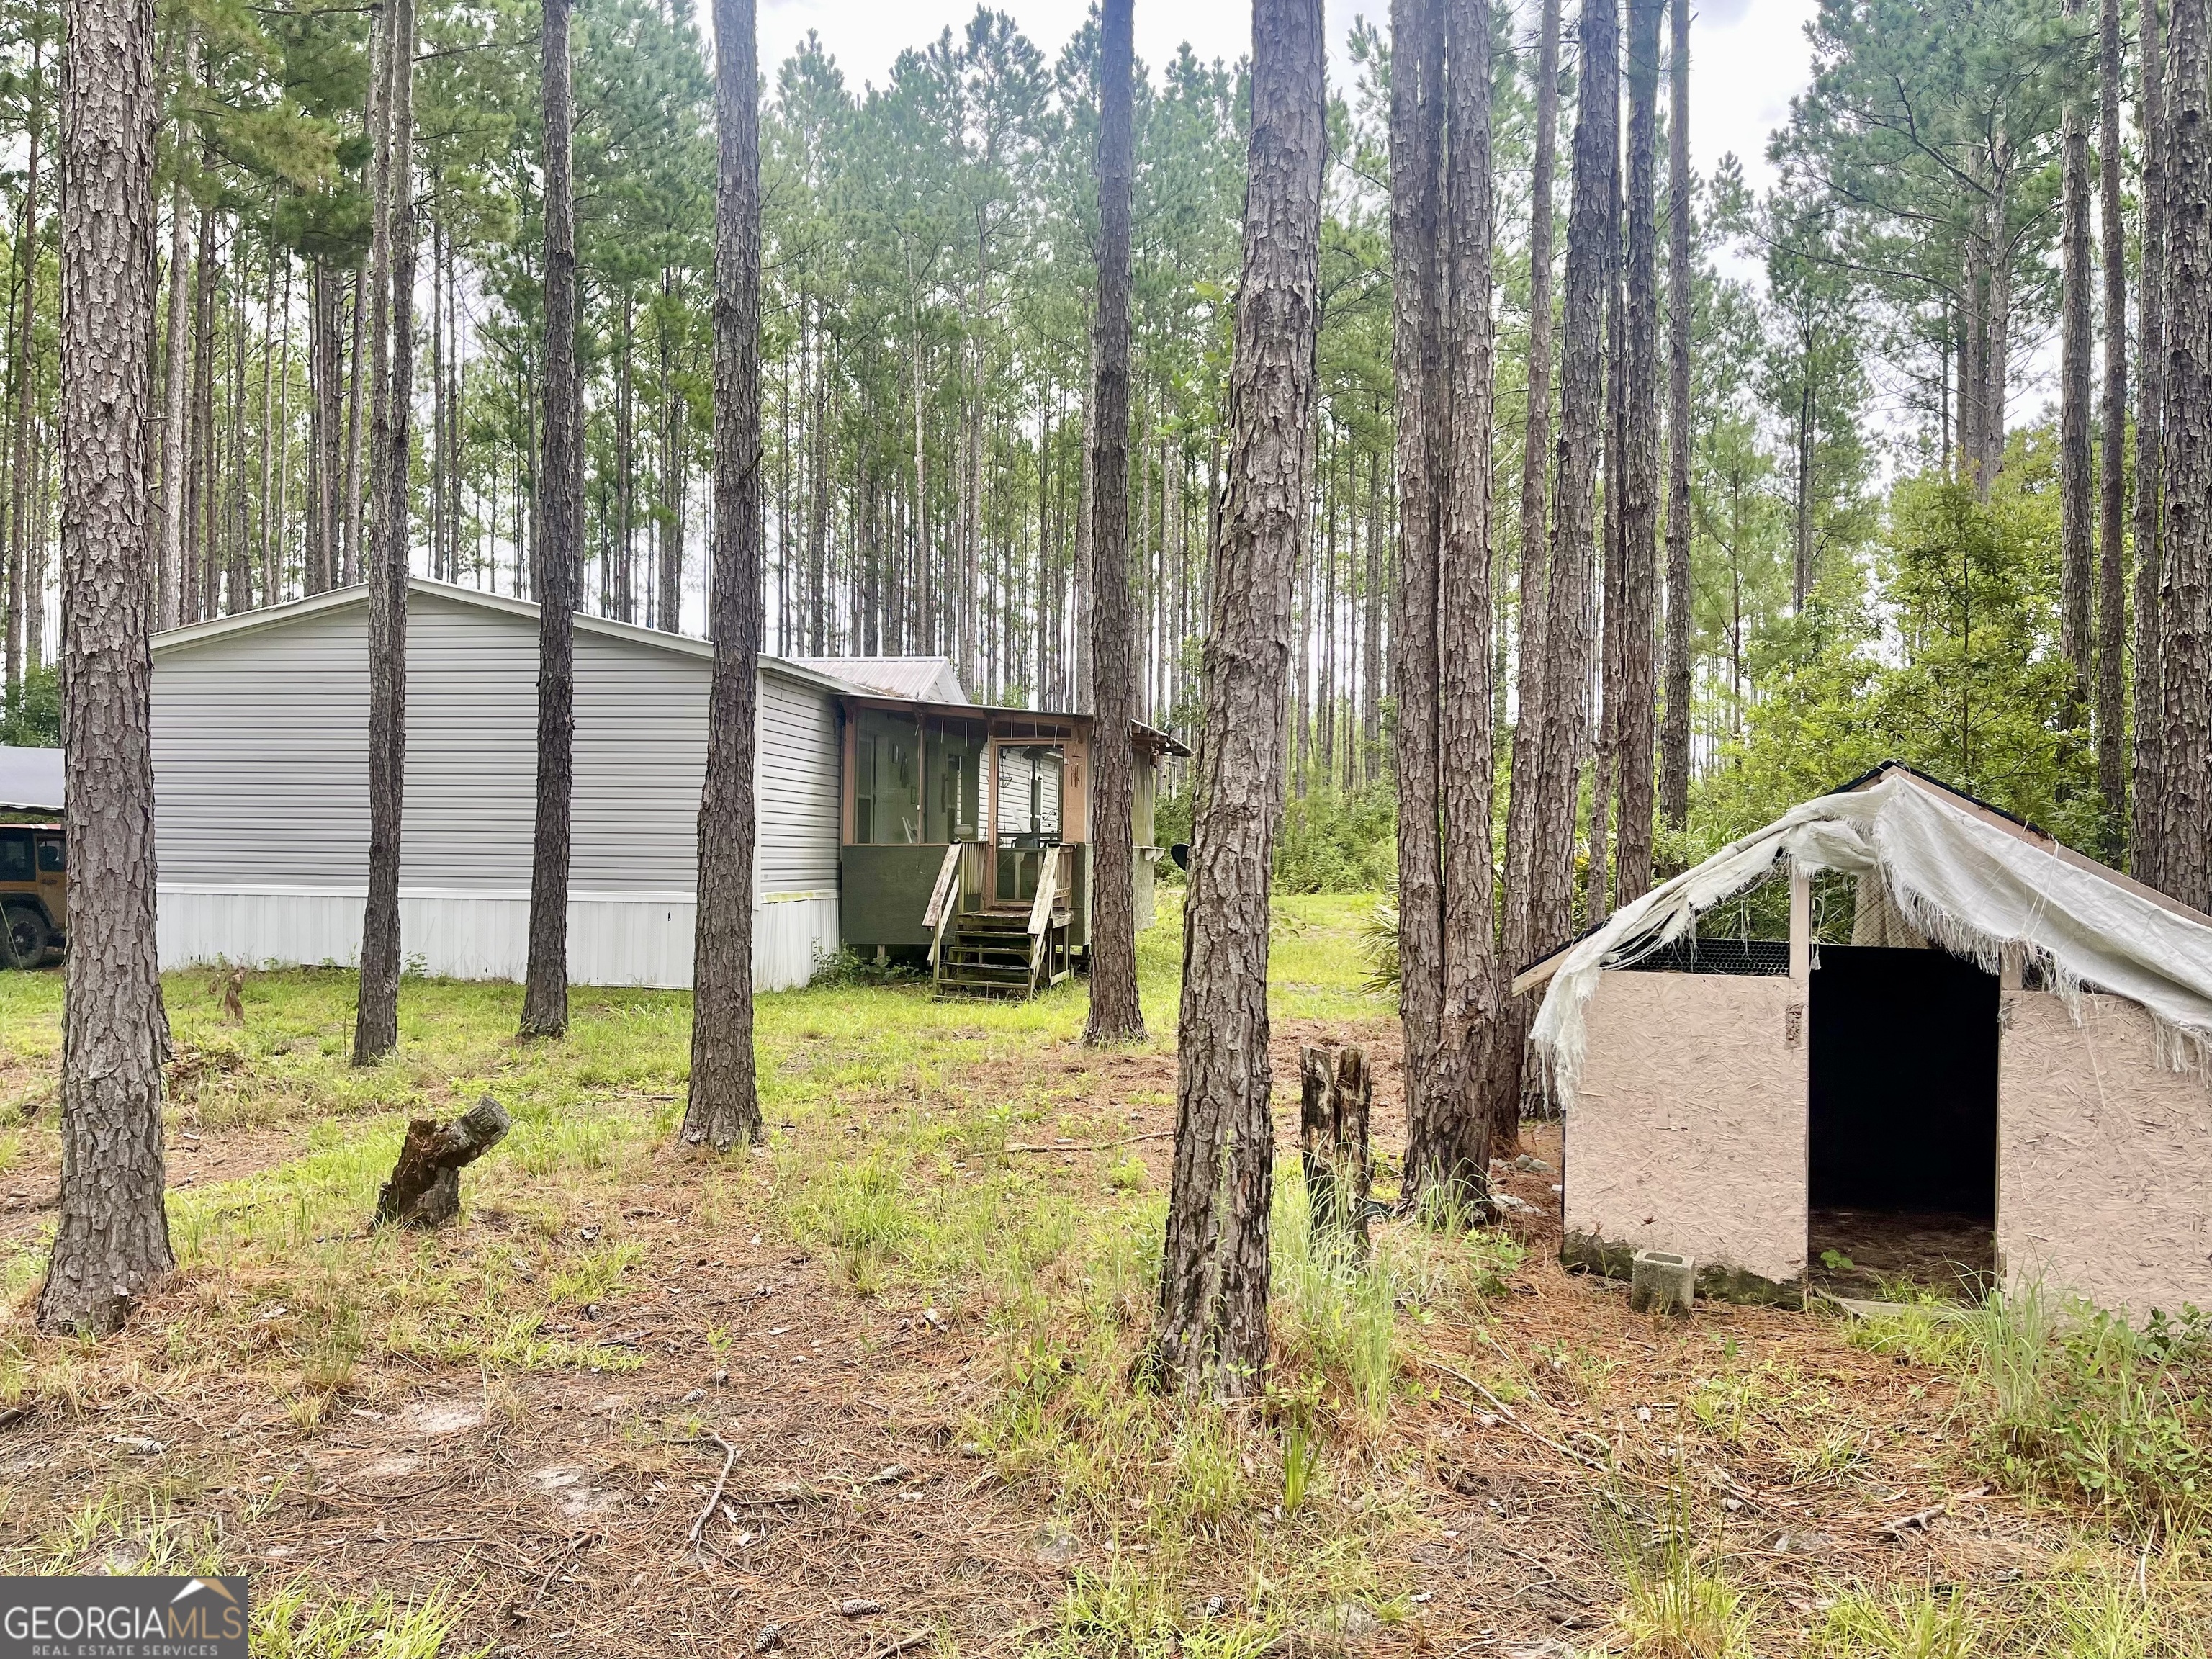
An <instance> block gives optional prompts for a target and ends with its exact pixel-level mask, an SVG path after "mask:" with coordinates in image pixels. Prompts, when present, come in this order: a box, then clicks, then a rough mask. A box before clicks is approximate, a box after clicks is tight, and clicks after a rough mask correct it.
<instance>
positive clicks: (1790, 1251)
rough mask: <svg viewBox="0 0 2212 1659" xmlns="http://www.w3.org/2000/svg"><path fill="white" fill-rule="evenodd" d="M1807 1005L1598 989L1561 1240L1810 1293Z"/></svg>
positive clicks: (1629, 982) (1664, 977)
mask: <svg viewBox="0 0 2212 1659" xmlns="http://www.w3.org/2000/svg"><path fill="white" fill-rule="evenodd" d="M1805 1002H1806V999H1805V987H1803V986H1802V985H1800V984H1798V983H1797V982H1796V981H1794V980H1790V979H1782V978H1752V977H1747V976H1740V975H1717V974H1665V973H1650V974H1639V973H1607V974H1604V975H1601V976H1600V978H1599V981H1598V988H1597V992H1596V994H1595V996H1594V997H1593V998H1592V999H1591V1002H1590V1006H1589V1011H1588V1024H1587V1030H1588V1031H1589V1051H1588V1054H1587V1056H1586V1057H1585V1059H1584V1060H1583V1070H1582V1079H1581V1083H1580V1085H1579V1087H1578V1090H1577V1094H1576V1098H1575V1104H1574V1109H1573V1111H1572V1112H1571V1114H1570V1115H1569V1117H1568V1120H1567V1173H1566V1176H1565V1182H1566V1189H1567V1191H1566V1226H1567V1231H1568V1232H1569V1233H1571V1234H1572V1233H1579V1234H1583V1235H1587V1236H1591V1237H1596V1238H1598V1239H1601V1240H1602V1241H1603V1242H1605V1243H1608V1244H1626V1245H1629V1246H1631V1247H1632V1248H1634V1249H1656V1250H1673V1251H1675V1252H1678V1253H1680V1254H1681V1255H1688V1256H1692V1257H1694V1258H1695V1259H1696V1261H1697V1262H1698V1265H1699V1267H1705V1266H1708V1265H1711V1266H1723V1265H1724V1266H1727V1267H1736V1268H1740V1269H1742V1270H1743V1271H1745V1272H1747V1273H1756V1274H1758V1275H1759V1277H1760V1278H1762V1279H1774V1280H1777V1281H1788V1280H1792V1279H1798V1278H1800V1277H1802V1274H1803V1273H1804V1271H1805V1238H1806V1225H1807V1217H1806V1202H1807V1197H1806V1175H1805V1169H1806V1162H1805V1161H1806V1133H1807V1131H1806V1111H1805V1098H1806V1096H1805V1089H1806V1054H1807V1050H1808V1042H1809V1037H1808V1029H1807V1022H1806V1015H1805Z"/></svg>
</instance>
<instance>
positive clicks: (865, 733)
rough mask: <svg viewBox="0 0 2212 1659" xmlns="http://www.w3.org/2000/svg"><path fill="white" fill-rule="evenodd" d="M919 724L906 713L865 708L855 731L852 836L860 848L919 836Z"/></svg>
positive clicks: (902, 843)
mask: <svg viewBox="0 0 2212 1659" xmlns="http://www.w3.org/2000/svg"><path fill="white" fill-rule="evenodd" d="M853 756H854V768H853V769H854V779H853V839H854V841H855V842H858V843H859V844H860V845H861V846H864V847H913V846H915V845H918V844H919V843H920V842H921V727H920V726H919V725H917V724H916V723H915V720H913V718H912V717H911V716H908V715H901V714H885V713H884V712H883V711H882V710H880V709H875V708H864V709H862V710H861V711H860V717H859V720H858V721H857V722H856V729H855V732H854V744H853Z"/></svg>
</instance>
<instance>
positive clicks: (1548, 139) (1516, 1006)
mask: <svg viewBox="0 0 2212 1659" xmlns="http://www.w3.org/2000/svg"><path fill="white" fill-rule="evenodd" d="M1559 11H1560V0H1544V9H1543V18H1542V22H1541V26H1540V27H1539V31H1538V34H1537V42H1536V131H1535V135H1534V155H1533V157H1532V166H1531V170H1530V173H1529V186H1528V202H1529V207H1528V213H1529V218H1528V419H1527V426H1526V428H1525V432H1524V436H1523V440H1522V447H1521V576H1520V592H1519V596H1518V597H1519V604H1520V613H1521V615H1520V648H1519V653H1518V655H1519V664H1518V667H1517V671H1516V694H1515V709H1514V719H1513V757H1512V778H1511V782H1510V792H1509V793H1508V796H1507V799H1506V806H1505V902H1504V911H1505V918H1504V942H1505V955H1504V963H1503V964H1502V968H1503V970H1504V973H1506V974H1507V975H1510V974H1512V973H1514V972H1515V971H1516V970H1517V969H1519V968H1521V967H1522V965H1523V964H1525V963H1527V962H1528V960H1529V959H1530V957H1533V956H1534V954H1535V952H1536V951H1537V949H1538V946H1537V945H1536V942H1535V939H1534V911H1533V910H1532V908H1531V904H1530V897H1531V890H1532V886H1531V884H1532V882H1533V879H1534V868H1535V857H1536V844H1535V835H1536V793H1537V791H1536V773H1537V763H1536V757H1537V754H1538V752H1539V750H1541V747H1542V737H1543V730H1544V716H1543V702H1544V687H1545V670H1546V666H1547V658H1546V633H1547V630H1546V627H1545V618H1546V615H1547V607H1548V603H1549V601H1548V598H1547V595H1548V592H1549V580H1550V573H1549V564H1550V557H1551V522H1550V517H1549V513H1548V510H1547V501H1546V491H1545V483H1546V477H1547V468H1549V466H1550V465H1552V336H1553V326H1552V243H1553V236H1552V228H1553V227H1552V221H1553V210H1552V193H1553V175H1554V174H1555V173H1556V172H1557V171H1558V167H1559V27H1560V20H1559ZM1371 548H1372V544H1371V543H1370V550H1371ZM1370 561H1371V551H1370ZM1370 614H1371V613H1370ZM1374 649H1375V643H1374V641H1373V640H1372V639H1371V638H1370V641H1369V644H1368V650H1369V653H1370V658H1371V657H1372V655H1373V653H1374ZM1371 666H1372V664H1371V662H1370V668H1371ZM1371 702H1372V697H1371V695H1370V704H1371ZM1534 1017H1535V1008H1534V1004H1533V1002H1532V1001H1531V1000H1530V999H1528V998H1527V997H1515V998H1511V999H1510V1000H1508V1001H1507V1002H1506V1004H1505V1006H1504V1013H1503V1017H1502V1018H1501V1022H1500V1029H1499V1032H1498V1038H1497V1041H1496V1042H1494V1043H1493V1044H1492V1065H1491V1067H1490V1073H1491V1099H1490V1115H1491V1120H1492V1123H1493V1124H1495V1125H1496V1127H1497V1131H1498V1134H1499V1135H1500V1136H1502V1137H1503V1138H1504V1139H1505V1140H1507V1141H1508V1142H1517V1141H1518V1139H1519V1138H1520V1113H1521V1066H1522V1056H1523V1054H1524V1053H1525V1051H1526V1049H1527V1047H1528V1024H1529V1022H1530V1021H1531V1020H1532V1019H1533V1018H1534Z"/></svg>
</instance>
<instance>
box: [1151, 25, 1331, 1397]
mask: <svg viewBox="0 0 2212 1659" xmlns="http://www.w3.org/2000/svg"><path fill="white" fill-rule="evenodd" d="M1324 58H1325V52H1324V47H1323V42H1322V6H1321V0H1255V5H1254V7H1253V9H1252V64H1251V71H1250V86H1251V100H1252V102H1251V111H1252V116H1251V143H1250V173H1249V180H1250V182H1249V190H1248V191H1247V194H1246V197H1245V207H1244V263H1243V280H1242V282H1241V283H1240V285H1239V287H1238V290H1237V311H1236V338H1235V345H1234V349H1233V355H1232V358H1231V367H1230V386H1229V400H1230V434H1231V436H1230V451H1229V477H1228V487H1227V490H1228V493H1227V500H1226V502H1225V507H1224V511H1223V515H1222V526H1221V536H1220V539H1219V541H1218V544H1217V545H1216V548H1215V551H1214V567H1213V573H1212V614H1211V620H1212V627H1211V629H1210V630H1209V638H1208V649H1207V652H1206V674H1205V686H1204V697H1205V715H1204V723H1203V728H1202V731H1201V733H1200V739H1199V753H1198V761H1197V773H1198V776H1197V781H1196V799H1197V806H1196V811H1195V813H1194V821H1193V824H1192V837H1191V854H1190V886H1189V890H1188V897H1187V898H1186V900H1185V902H1184V908H1183V981H1182V1009H1181V1011H1180V1014H1179V1017H1178V1019H1177V1023H1176V1048H1177V1073H1178V1078H1177V1085H1176V1139H1175V1166H1174V1175H1173V1178H1172V1180H1173V1184H1172V1186H1171V1188H1170V1194H1169V1199H1168V1217H1167V1235H1166V1241H1165V1247H1164V1255H1163V1260H1162V1262H1161V1269H1160V1296H1159V1310H1158V1322H1157V1323H1156V1325H1155V1327H1154V1328H1153V1334H1152V1368H1153V1370H1154V1372H1155V1374H1156V1375H1157V1376H1159V1377H1160V1378H1161V1379H1162V1380H1163V1381H1166V1380H1169V1379H1172V1380H1173V1381H1174V1382H1175V1383H1177V1384H1179V1385H1180V1386H1181V1387H1182V1389H1184V1390H1185V1391H1192V1390H1195V1389H1200V1388H1201V1387H1203V1386H1206V1384H1207V1383H1211V1385H1212V1388H1213V1389H1215V1390H1216V1391H1217V1392H1218V1393H1220V1394H1224V1395H1240V1396H1252V1395H1258V1394H1260V1393H1261V1391H1262V1390H1263V1389H1264V1387H1265V1384H1266V1381H1267V1284H1268V1262H1267V1210H1268V1206H1269V1203H1270V1201H1271V1200H1272V1198H1273V1185H1274V1130H1273V1123H1272V1121H1271V1120H1270V1118H1269V1116H1268V1096H1269V1089H1270V1075H1269V1067H1268V1063H1267V1033H1268V1025H1267V902H1268V901H1267V871H1268V869H1269V866H1270V864H1271V862H1272V860H1273V851H1274V840H1275V828H1276V821H1277V819H1278V817H1279V816H1280V814H1281V811H1282V804H1283V782H1284V765H1283V763H1284V758H1285V746H1286V745H1285V702H1284V699H1285V692H1286V690H1287V689H1288V679H1287V668H1288V663H1287V659H1286V655H1285V652H1284V650H1283V645H1282V642H1283V641H1284V639H1285V637H1286V636H1287V635H1288V633H1289V629H1290V609H1291V571H1292V569H1293V568H1294V567H1295V564H1296V562H1297V543H1298V538H1299V535H1300V532H1301V526H1302V525H1303V523H1304V517H1305V508H1306V496H1305V490H1306V484H1307V480H1308V478H1309V476H1310V462H1311V458H1310V454H1309V453H1308V447H1309V445H1310V441H1311V439H1310V434H1311V432H1312V430H1313V406H1314V403H1313V400H1314V378H1315V376H1314V360H1315V348H1316V340H1317V337H1318V333H1319V328H1320V295H1319V291H1318V290H1319V285H1320V264H1321V202H1322V174H1323V169H1324V168H1325V167H1326V165H1327V162H1328V136H1327V114H1328V112H1327V102H1326V100H1327V88H1326V85H1325V82H1324V78H1323V64H1324Z"/></svg>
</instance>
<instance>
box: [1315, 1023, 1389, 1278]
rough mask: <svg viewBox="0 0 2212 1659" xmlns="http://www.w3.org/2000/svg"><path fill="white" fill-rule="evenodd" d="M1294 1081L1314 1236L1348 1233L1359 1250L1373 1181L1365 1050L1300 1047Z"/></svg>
mask: <svg viewBox="0 0 2212 1659" xmlns="http://www.w3.org/2000/svg"><path fill="white" fill-rule="evenodd" d="M1298 1080H1299V1085H1300V1099H1299V1107H1298V1147H1299V1151H1300V1153H1301V1155H1302V1158H1303V1162H1304V1165H1305V1176H1306V1202H1307V1206H1308V1208H1309V1210H1310V1212H1311V1214H1312V1220H1313V1233H1314V1237H1316V1238H1319V1237H1322V1236H1324V1235H1326V1234H1349V1235H1350V1236H1351V1237H1352V1238H1353V1239H1354V1240H1355V1241H1356V1242H1357V1243H1358V1246H1359V1248H1361V1249H1365V1248H1366V1245H1367V1199H1368V1193H1369V1191H1370V1188H1371V1187H1372V1186H1373V1184H1374V1176H1375V1165H1374V1160H1373V1158H1371V1157H1370V1155H1369V1152H1368V1146H1367V1113H1368V1106H1369V1104H1370V1102H1371V1101H1372V1099H1373V1097H1374V1081H1373V1079H1371V1078H1370V1076H1369V1075H1368V1071H1367V1051H1366V1050H1365V1049H1364V1048H1355V1047H1352V1046H1349V1045H1347V1046H1346V1047H1344V1048H1300V1049H1299V1050H1298Z"/></svg>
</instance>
